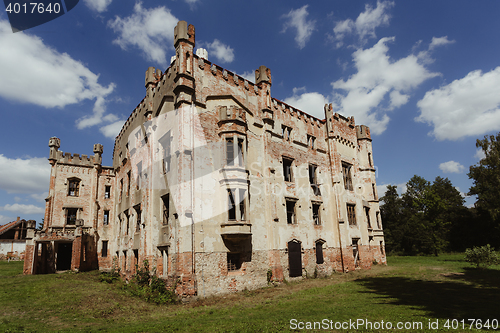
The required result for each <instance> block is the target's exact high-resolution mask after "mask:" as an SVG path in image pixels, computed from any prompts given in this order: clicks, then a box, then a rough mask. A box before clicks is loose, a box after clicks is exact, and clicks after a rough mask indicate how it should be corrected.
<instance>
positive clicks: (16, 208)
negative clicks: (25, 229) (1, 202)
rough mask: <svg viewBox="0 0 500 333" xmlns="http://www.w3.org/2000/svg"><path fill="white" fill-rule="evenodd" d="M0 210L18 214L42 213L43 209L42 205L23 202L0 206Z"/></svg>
mask: <svg viewBox="0 0 500 333" xmlns="http://www.w3.org/2000/svg"><path fill="white" fill-rule="evenodd" d="M0 211H8V212H13V213H18V214H22V215H25V214H43V213H44V212H45V209H44V208H43V207H37V206H35V205H23V204H18V203H16V204H13V205H9V204H7V205H5V206H3V207H0Z"/></svg>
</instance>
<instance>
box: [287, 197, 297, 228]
mask: <svg viewBox="0 0 500 333" xmlns="http://www.w3.org/2000/svg"><path fill="white" fill-rule="evenodd" d="M296 203H297V201H296V200H289V199H287V200H286V223H288V224H296V223H297V219H296V217H295V206H296Z"/></svg>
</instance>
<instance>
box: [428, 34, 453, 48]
mask: <svg viewBox="0 0 500 333" xmlns="http://www.w3.org/2000/svg"><path fill="white" fill-rule="evenodd" d="M453 43H455V41H454V40H449V39H448V36H444V37H432V42H431V44H430V45H429V50H433V49H435V48H436V47H438V46H441V45H448V44H453Z"/></svg>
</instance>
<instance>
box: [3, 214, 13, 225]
mask: <svg viewBox="0 0 500 333" xmlns="http://www.w3.org/2000/svg"><path fill="white" fill-rule="evenodd" d="M12 221H14V219H13V218H11V217H9V216H4V215H0V225H4V224H7V223H10V222H12Z"/></svg>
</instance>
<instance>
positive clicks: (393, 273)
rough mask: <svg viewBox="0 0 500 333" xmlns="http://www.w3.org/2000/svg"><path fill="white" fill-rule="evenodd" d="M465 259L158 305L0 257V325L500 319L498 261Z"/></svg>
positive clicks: (59, 327) (212, 327) (197, 327)
mask: <svg viewBox="0 0 500 333" xmlns="http://www.w3.org/2000/svg"><path fill="white" fill-rule="evenodd" d="M463 257H464V255H463V254H451V255H441V256H439V257H389V258H388V262H389V265H388V266H380V265H378V266H374V267H373V269H371V270H368V271H356V272H351V273H348V274H333V275H332V276H331V277H329V278H324V279H308V280H304V281H301V282H297V283H289V284H287V285H281V286H278V287H269V288H263V289H259V290H254V291H245V292H241V293H237V294H231V295H226V296H224V297H210V298H206V299H202V300H199V301H197V302H193V303H190V304H184V305H182V304H178V305H162V306H157V305H154V304H149V303H146V302H144V301H142V300H140V299H138V298H134V297H131V296H130V295H129V294H128V293H127V292H126V291H125V290H123V289H122V288H120V285H121V283H115V284H107V283H101V282H99V278H98V277H99V276H98V272H88V273H78V274H75V273H64V274H52V275H34V276H23V275H22V263H21V262H10V263H7V262H0V332H4V331H5V332H50V331H67V332H73V331H82V332H98V331H101V332H282V331H291V330H290V320H291V319H293V318H295V319H297V320H298V321H301V322H308V321H309V322H319V321H321V320H323V319H328V320H332V321H334V322H335V321H338V322H344V321H349V320H354V321H355V320H356V319H367V320H369V321H371V322H372V323H373V322H380V321H382V320H383V321H384V322H388V321H389V322H392V323H394V324H395V323H396V322H406V321H418V322H422V323H423V328H424V331H431V332H436V331H449V330H447V329H444V328H443V325H444V323H445V320H446V319H459V320H461V319H468V318H477V319H483V320H486V319H490V320H491V319H497V320H500V313H499V311H498V300H499V299H500V266H494V267H493V268H492V269H489V270H479V271H478V270H475V269H472V268H469V267H470V266H469V265H468V264H467V263H465V262H464V261H463ZM429 320H430V321H432V322H435V321H436V320H438V322H439V325H440V330H429V329H428V323H429ZM334 331H335V330H334ZM339 331H343V332H346V331H354V330H353V329H348V330H339ZM356 331H364V330H363V329H362V327H359V329H358V330H356ZM373 331H380V330H376V329H374V330H373ZM387 331H390V332H392V331H395V330H387ZM406 331H413V330H406ZM457 331H467V332H469V331H472V330H469V326H468V325H467V326H466V328H465V329H460V330H457Z"/></svg>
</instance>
